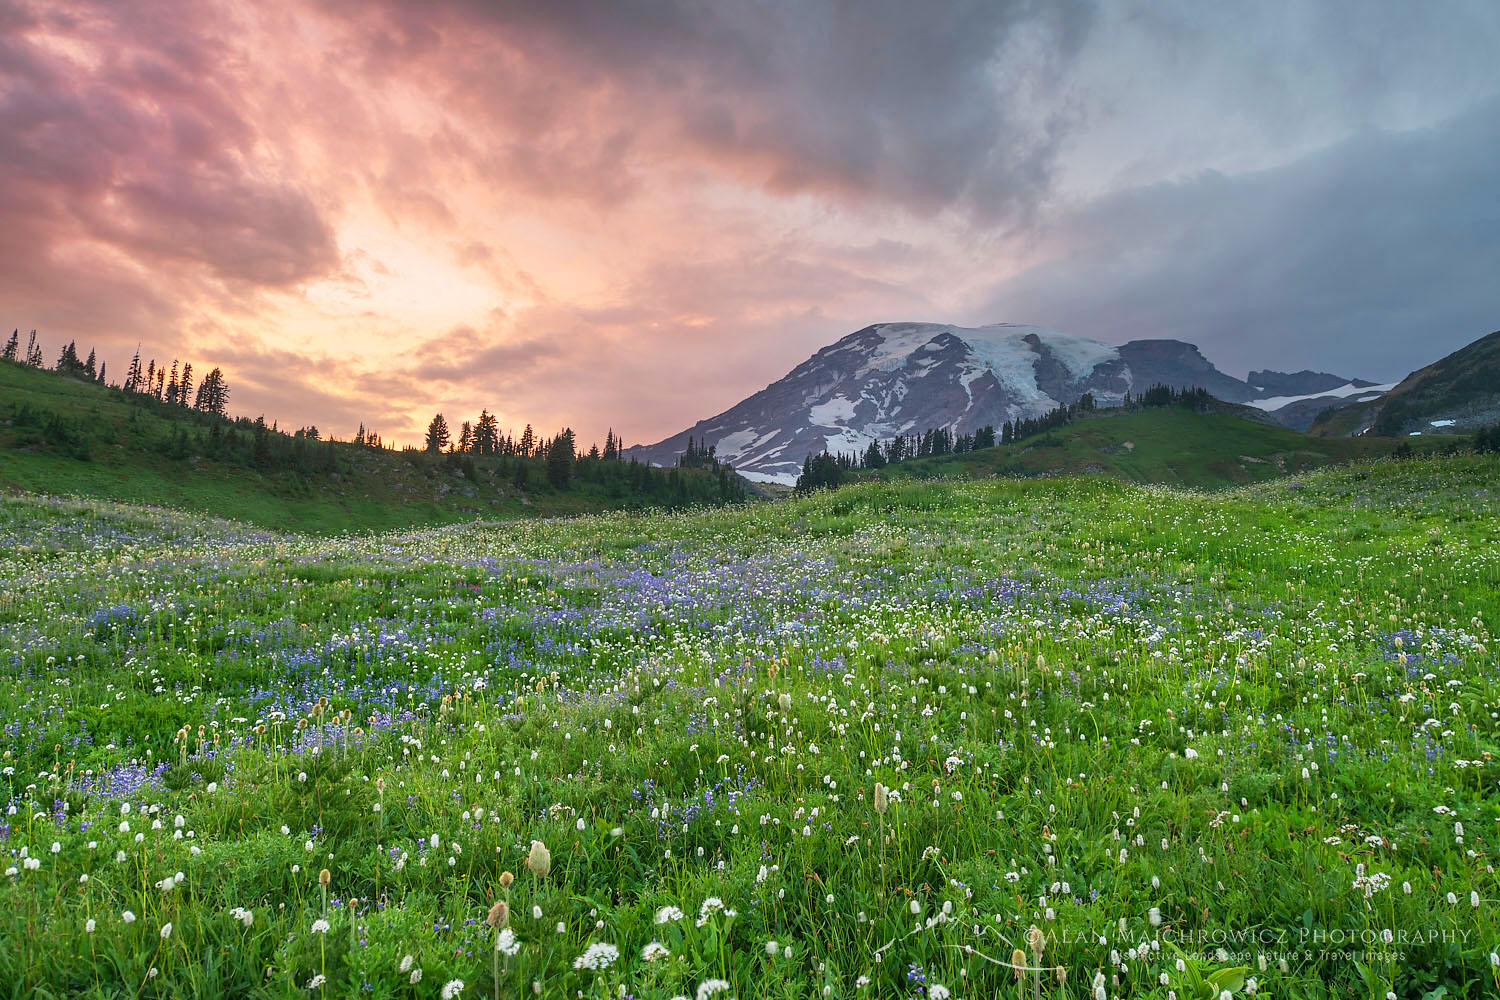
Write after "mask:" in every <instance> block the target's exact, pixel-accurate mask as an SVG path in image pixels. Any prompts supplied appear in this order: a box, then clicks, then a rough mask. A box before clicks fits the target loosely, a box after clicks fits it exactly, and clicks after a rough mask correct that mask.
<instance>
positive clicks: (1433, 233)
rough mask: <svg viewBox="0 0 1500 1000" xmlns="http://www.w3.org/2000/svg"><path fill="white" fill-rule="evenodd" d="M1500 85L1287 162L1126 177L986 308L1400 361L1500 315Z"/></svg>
mask: <svg viewBox="0 0 1500 1000" xmlns="http://www.w3.org/2000/svg"><path fill="white" fill-rule="evenodd" d="M1497 190H1500V101H1494V102H1490V103H1488V104H1486V105H1483V106H1482V107H1480V108H1478V109H1476V110H1474V111H1471V112H1469V113H1467V114H1464V115H1461V116H1458V117H1455V118H1453V119H1451V120H1449V121H1447V122H1445V123H1443V124H1442V125H1439V126H1436V127H1432V128H1424V129H1419V130H1414V131H1409V132H1402V133H1382V132H1374V131H1370V132H1366V133H1363V134H1360V135H1357V136H1355V137H1353V138H1351V139H1348V140H1346V141H1344V142H1342V143H1339V144H1337V145H1336V146H1334V147H1332V148H1330V149H1328V150H1325V151H1323V152H1319V153H1316V154H1314V155H1311V156H1308V157H1305V158H1303V159H1301V160H1299V161H1297V162H1295V163H1292V164H1289V165H1287V166H1283V167H1277V168H1274V169H1269V170H1264V171H1260V172H1255V173H1249V174H1243V175H1239V176H1226V175H1223V174H1218V173H1205V174H1202V175H1199V176H1197V177H1194V178H1191V179H1188V180H1183V181H1179V182H1174V183H1162V184H1157V185H1152V186H1149V187H1145V188H1141V189H1137V190H1131V191H1126V192H1122V193H1119V194H1116V195H1113V196H1110V197H1106V198H1103V199H1100V200H1098V201H1096V202H1092V203H1090V204H1088V205H1086V206H1084V207H1081V208H1079V209H1077V210H1075V211H1074V212H1072V213H1070V214H1068V215H1067V216H1066V217H1064V218H1062V219H1059V220H1058V221H1057V222H1055V223H1054V224H1053V225H1052V226H1051V227H1050V228H1049V230H1048V231H1047V233H1046V234H1045V235H1044V236H1043V237H1042V238H1041V240H1040V242H1039V244H1038V246H1037V247H1036V253H1037V255H1038V256H1039V257H1045V258H1046V260H1045V262H1044V263H1038V264H1036V265H1035V266H1033V267H1031V268H1029V269H1027V270H1025V271H1023V272H1022V273H1021V274H1019V275H1017V276H1016V277H1014V278H1012V279H1010V280H1008V281H1006V282H1004V283H1002V284H1000V285H999V287H998V288H996V289H994V290H993V292H992V294H991V296H990V298H989V299H988V300H987V301H986V303H985V304H984V305H983V306H981V307H980V311H981V312H984V313H985V314H987V315H993V316H1001V317H1005V318H1008V319H1016V320H1018V321H1026V320H1033V319H1034V320H1037V321H1042V320H1045V321H1046V322H1047V323H1049V324H1051V325H1055V326H1057V327H1060V328H1062V329H1065V330H1069V331H1071V332H1074V333H1079V334H1084V335H1088V336H1094V337H1098V338H1100V339H1104V340H1108V341H1113V342H1117V343H1118V342H1123V341H1125V340H1130V339H1136V338H1144V337H1172V338H1177V339H1182V340H1188V341H1192V342H1194V343H1196V344H1198V345H1199V346H1200V347H1202V348H1203V350H1204V353H1205V354H1206V355H1207V356H1208V357H1209V358H1210V359H1211V360H1213V361H1215V362H1217V363H1218V364H1219V365H1220V366H1221V367H1225V368H1228V369H1230V370H1231V371H1239V372H1243V371H1245V370H1248V369H1251V368H1264V367H1272V368H1280V369H1286V370H1296V369H1298V368H1303V367H1311V368H1318V369H1323V370H1330V371H1334V372H1337V373H1339V374H1343V375H1351V376H1358V377H1366V378H1372V379H1378V380H1386V379H1391V378H1399V377H1401V376H1403V375H1405V374H1406V373H1407V372H1408V371H1411V370H1413V369H1415V368H1418V367H1420V366H1422V365H1424V364H1427V363H1428V362H1430V361H1433V360H1436V359H1437V358H1438V357H1440V356H1442V355H1443V354H1445V353H1447V352H1449V351H1452V350H1455V349H1456V348H1458V347H1460V346H1462V345H1463V344H1466V343H1468V342H1469V341H1471V340H1474V339H1476V338H1477V337H1480V336H1483V335H1484V334H1486V333H1489V332H1490V331H1492V330H1494V329H1496V328H1497V327H1500V284H1497V283H1496V281H1495V280H1494V276H1495V275H1496V274H1497V273H1500V241H1497V239H1496V233H1497V232H1500V199H1497V198H1496V195H1495V192H1496V191H1497Z"/></svg>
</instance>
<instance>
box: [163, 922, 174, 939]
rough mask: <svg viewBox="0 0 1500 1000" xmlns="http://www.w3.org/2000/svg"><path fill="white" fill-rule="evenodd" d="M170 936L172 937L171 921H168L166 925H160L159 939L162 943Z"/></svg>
mask: <svg viewBox="0 0 1500 1000" xmlns="http://www.w3.org/2000/svg"><path fill="white" fill-rule="evenodd" d="M171 936H172V921H170V920H168V921H167V922H166V923H164V924H162V925H161V939H162V940H163V941H165V940H166V939H167V938H169V937H171Z"/></svg>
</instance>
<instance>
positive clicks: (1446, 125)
mask: <svg viewBox="0 0 1500 1000" xmlns="http://www.w3.org/2000/svg"><path fill="white" fill-rule="evenodd" d="M1496 52H1500V4H1497V3H1495V2H1494V0H1474V2H1469V3H1465V2H1458V0H1453V2H1443V0H1438V2H1434V3H1430V4H1429V3H1411V2H1405V0H1402V2H1368V0H1363V2H1322V3H1311V2H1309V3H1294V2H1293V3H1268V4H1258V3H1257V4H1250V3H1246V4H1219V3H1203V2H1201V0H1169V2H1155V0H1152V2H1145V0H1143V2H1140V3H1104V4H1099V5H1095V4H1089V3H1083V2H1061V3H1042V2H1019V0H1017V2H1012V0H999V2H989V3H969V4H966V3H934V4H928V3H914V2H909V0H898V2H889V3H886V2H871V0H858V2H855V0H850V2H846V3H819V2H789V3H782V4H776V3H772V4H762V3H740V2H722V3H721V2H714V3H710V2H701V3H668V2H664V3H648V2H620V3H609V2H597V3H595V2H587V0H553V2H547V3H514V4H513V3H498V2H497V3H489V2H483V0H428V2H423V3H403V2H398V0H321V2H302V3H298V2H278V0H267V2H264V3H224V2H219V0H193V2H186V0H183V2H176V3H172V2H157V0H109V2H100V3H86V2H75V0H38V2H28V0H20V2H15V0H0V241H3V249H0V324H3V325H4V327H5V330H6V333H7V334H8V333H9V330H10V328H12V327H20V328H21V330H22V333H23V337H24V334H25V332H26V331H29V330H30V329H31V328H33V327H34V328H36V329H37V330H38V334H39V337H40V338H41V340H42V342H43V344H44V345H45V347H46V351H47V361H48V362H49V363H50V362H51V361H53V360H55V358H56V355H57V352H58V350H59V349H60V348H61V346H62V344H63V343H64V342H65V341H67V340H70V339H76V340H77V341H78V343H79V347H80V350H81V351H83V352H86V349H87V348H89V347H97V348H98V349H99V350H100V353H101V355H102V356H103V357H104V358H105V359H106V360H107V361H108V363H109V366H110V371H111V373H112V374H113V375H114V376H115V377H116V378H119V377H121V376H123V374H124V367H125V364H126V362H127V361H128V359H129V356H130V354H131V352H132V351H133V350H134V347H135V345H136V343H137V342H141V343H142V344H143V345H144V348H143V354H144V355H145V356H154V357H156V358H157V359H159V360H162V359H165V360H170V359H171V358H174V357H177V358H181V359H183V360H187V361H191V362H192V363H193V365H194V367H195V369H197V370H198V371H199V372H200V373H202V372H205V371H207V369H208V367H210V366H212V365H215V364H217V365H221V366H222V367H223V368H224V370H225V372H226V374H227V377H228V379H229V382H230V386H231V389H232V393H233V395H232V397H231V404H230V408H231V410H232V411H234V412H235V413H240V414H246V415H256V414H260V413H264V414H265V415H266V416H267V418H268V419H270V418H275V419H278V420H279V421H280V422H281V424H282V425H283V426H299V425H302V424H307V423H315V424H317V425H318V426H319V427H320V428H322V429H323V430H324V431H325V432H331V433H335V434H338V435H340V436H349V435H352V433H353V431H354V429H355V427H356V425H357V424H358V423H359V422H361V421H363V422H364V423H366V424H367V425H369V426H371V427H373V428H374V429H376V430H377V431H379V432H381V433H382V434H384V435H385V436H386V438H387V440H395V441H398V442H410V441H414V440H415V439H416V438H417V436H418V434H419V431H420V428H421V427H422V426H424V425H425V423H426V421H427V419H428V418H429V417H430V416H431V414H432V413H433V412H434V411H437V410H441V411H443V412H444V413H445V414H446V415H447V417H448V419H449V421H450V423H453V424H454V425H455V426H456V425H457V422H458V421H460V420H462V419H465V418H471V417H473V416H474V415H475V414H477V413H478V411H479V409H480V407H482V406H488V407H489V408H490V409H492V410H495V411H497V412H498V413H499V414H500V417H501V423H502V425H503V426H505V427H507V428H517V429H518V428H519V427H520V426H521V425H522V424H524V423H526V422H528V421H529V422H531V423H533V424H535V425H537V427H538V428H539V429H540V430H542V431H544V432H548V433H550V432H552V431H555V430H556V429H558V428H559V427H560V426H562V425H563V424H564V423H567V424H570V425H572V426H573V427H575V428H576V429H577V430H578V431H579V432H580V434H581V436H582V437H583V439H584V441H585V442H588V441H591V440H602V439H603V436H604V432H605V429H606V427H609V426H613V427H614V428H615V429H616V430H618V431H621V432H622V433H623V435H624V437H625V439H626V440H627V441H628V442H630V443H644V442H651V441H655V440H657V439H659V438H661V437H664V436H666V435H668V434H670V433H672V432H675V431H678V430H680V429H682V428H684V427H686V426H688V425H689V424H691V423H693V422H694V421H695V420H697V419H699V418H702V417H706V416H708V415H710V414H713V413H716V412H718V411H720V410H723V409H725V408H727V407H728V406H729V405H731V404H733V403H735V402H737V401H738V400H739V399H741V398H742V397H744V396H746V395H748V394H750V393H751V392H754V391H755V390H757V389H760V388H762V387H763V386H764V385H765V384H766V383H768V382H770V381H772V380H774V379H776V378H779V377H780V376H781V375H783V374H784V373H785V372H786V371H787V370H788V369H790V368H792V367H793V366H795V365H796V364H798V363H799V362H801V361H802V360H803V359H805V358H806V357H807V356H808V355H810V354H811V353H813V352H814V351H816V350H817V349H818V348H819V347H822V346H824V345H825V344H828V343H831V342H832V341H834V340H836V339H838V338H839V337H841V336H843V335H844V334H847V333H849V332H851V331H853V330H856V329H858V328H860V327H862V326H864V325H867V324H869V323H873V322H880V321H891V320H930V321H936V322H954V323H959V324H964V325H975V324H982V323H990V322H1016V323H1031V324H1037V325H1042V326H1050V327H1054V328H1057V329H1060V330H1063V331H1066V332H1069V333H1076V334H1081V335H1085V336H1091V337H1096V338H1098V339H1101V340H1105V341H1110V342H1116V343H1118V342H1122V341H1125V340H1129V339H1133V338H1140V337H1176V338H1180V339H1184V340H1190V341H1192V342H1194V343H1197V344H1199V345H1200V346H1201V347H1202V349H1203V350H1204V353H1205V354H1207V356H1208V357H1209V358H1210V359H1211V360H1213V361H1215V362H1216V363H1217V364H1219V366H1220V367H1221V368H1224V369H1225V370H1226V371H1229V372H1230V373H1231V374H1235V375H1239V376H1243V375H1244V373H1245V372H1246V370H1248V369H1250V368H1263V367H1271V368H1278V369H1283V370H1296V369H1300V368H1304V367H1312V368H1318V369H1325V370H1332V371H1335V372H1337V373H1339V374H1343V375H1354V376H1362V377H1365V378H1369V379H1373V380H1376V381H1386V380H1388V379H1392V378H1396V377H1399V376H1401V375H1403V374H1404V373H1405V372H1407V371H1408V370H1410V369H1411V368H1413V367H1416V366H1418V365H1421V364H1423V363H1426V362H1427V361H1430V360H1433V359H1435V358H1436V357H1438V356H1440V355H1442V354H1444V353H1447V352H1448V351H1451V350H1453V349H1455V348H1457V347H1459V346H1461V345H1462V344H1464V343H1467V342H1468V341H1471V340H1473V339H1475V338H1477V337H1479V336H1481V335H1483V334H1485V333H1488V332H1490V331H1492V330H1495V329H1497V328H1500V278H1497V275H1500V166H1497V164H1500V70H1497V69H1496V66H1497V65H1500V61H1497V60H1496V58H1495V53H1496Z"/></svg>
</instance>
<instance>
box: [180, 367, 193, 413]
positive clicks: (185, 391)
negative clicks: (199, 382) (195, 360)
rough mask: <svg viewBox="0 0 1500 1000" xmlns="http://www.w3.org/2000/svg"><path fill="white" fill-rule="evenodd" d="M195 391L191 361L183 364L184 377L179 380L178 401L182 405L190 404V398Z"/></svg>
mask: <svg viewBox="0 0 1500 1000" xmlns="http://www.w3.org/2000/svg"><path fill="white" fill-rule="evenodd" d="M192 392H193V364H192V362H191V361H189V362H187V363H186V364H184V365H183V366H182V378H180V379H178V380H177V403H178V405H180V406H187V405H188V398H189V397H190V396H191V395H192Z"/></svg>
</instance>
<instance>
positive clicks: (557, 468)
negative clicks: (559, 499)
mask: <svg viewBox="0 0 1500 1000" xmlns="http://www.w3.org/2000/svg"><path fill="white" fill-rule="evenodd" d="M573 451H574V448H573V429H572V428H571V427H564V428H563V430H562V433H561V434H559V435H557V437H555V438H553V439H552V443H551V445H549V446H548V448H547V480H548V482H550V483H551V484H552V486H553V488H554V489H559V490H565V489H567V488H568V480H569V479H570V478H571V476H572V474H573V458H574V455H573Z"/></svg>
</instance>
